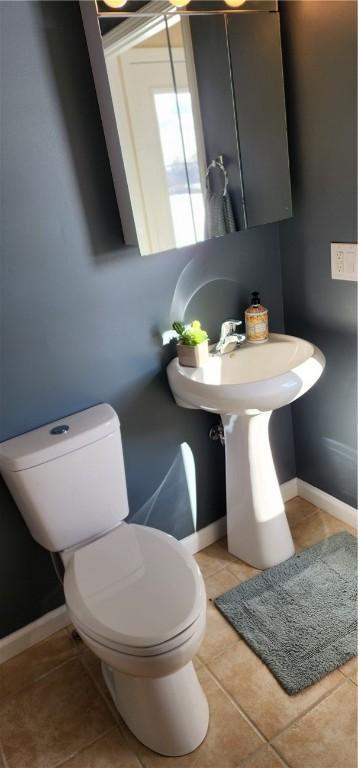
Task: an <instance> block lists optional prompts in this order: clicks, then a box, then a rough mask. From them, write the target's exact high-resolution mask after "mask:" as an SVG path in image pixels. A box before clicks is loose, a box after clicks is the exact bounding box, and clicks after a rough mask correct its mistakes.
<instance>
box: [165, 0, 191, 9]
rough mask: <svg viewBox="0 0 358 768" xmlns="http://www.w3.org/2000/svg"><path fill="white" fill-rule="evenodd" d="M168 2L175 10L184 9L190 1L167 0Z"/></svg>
mask: <svg viewBox="0 0 358 768" xmlns="http://www.w3.org/2000/svg"><path fill="white" fill-rule="evenodd" d="M169 2H170V3H171V4H172V5H175V7H176V8H184V7H185V6H186V5H189V3H190V0H169Z"/></svg>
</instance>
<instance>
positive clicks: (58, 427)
mask: <svg viewBox="0 0 358 768" xmlns="http://www.w3.org/2000/svg"><path fill="white" fill-rule="evenodd" d="M0 471H1V474H2V476H3V478H4V480H5V482H6V484H7V486H8V488H9V490H10V492H11V494H12V496H13V498H14V499H15V501H16V503H17V505H18V507H19V509H20V511H21V513H22V515H23V518H24V520H25V522H26V524H27V526H28V528H29V530H30V532H31V534H32V536H33V537H34V539H36V541H38V542H39V544H41V545H42V546H43V547H45V549H47V550H49V551H50V552H58V553H59V554H60V556H61V558H62V561H63V564H64V569H65V573H64V591H65V599H66V604H67V608H68V613H69V616H70V619H71V621H72V623H73V625H74V626H75V628H76V629H77V631H78V633H79V634H80V636H81V637H82V639H83V642H84V643H85V644H86V645H87V646H88V647H89V648H90V649H91V650H92V651H93V652H94V653H95V654H96V656H98V658H99V659H101V662H102V670H103V676H104V679H105V682H106V685H107V687H108V689H109V691H110V694H111V696H112V698H113V701H114V703H115V706H116V707H117V709H118V711H119V713H120V715H121V717H122V718H123V720H124V721H125V723H126V724H127V726H128V728H129V729H130V730H131V731H132V733H133V734H134V735H135V736H136V737H137V738H138V739H139V740H140V741H141V742H142V743H143V744H145V745H146V746H147V747H149V748H150V749H152V750H154V751H155V752H158V753H160V754H162V755H168V756H180V755H184V754H187V753H189V752H192V751H193V750H194V749H196V747H198V746H199V744H200V743H201V742H202V741H203V739H204V738H205V735H206V732H207V728H208V722H209V712H208V704H207V700H206V697H205V695H204V693H203V690H202V688H201V686H200V683H199V680H198V678H197V675H196V672H195V669H194V667H193V663H192V659H193V657H194V655H195V654H196V653H197V651H198V649H199V646H200V644H201V641H202V639H203V635H204V631H205V620H206V595H205V586H204V582H203V579H202V576H201V573H200V571H199V568H198V566H197V564H196V562H195V560H194V558H193V557H192V555H190V554H189V553H188V552H187V551H186V549H185V547H184V546H183V545H182V544H181V543H180V542H179V541H177V540H176V539H174V538H173V537H172V536H169V535H168V534H165V533H163V532H162V531H159V530H156V529H154V528H149V527H147V526H142V525H134V524H131V523H126V522H125V519H126V517H127V515H128V513H129V510H128V500H127V489H126V480H125V473H124V462H123V452H122V442H121V432H120V425H119V421H118V417H117V414H116V413H115V411H114V410H113V408H111V406H110V405H107V404H101V405H97V406H95V407H94V408H89V409H88V410H86V411H82V412H80V413H75V414H74V415H72V416H69V417H66V418H65V419H64V421H63V422H54V423H51V424H47V425H45V426H43V427H40V428H39V429H35V430H33V431H32V432H28V433H26V434H24V435H20V436H19V437H15V438H13V439H12V440H8V441H7V442H4V443H1V444H0ZM168 514H170V510H168Z"/></svg>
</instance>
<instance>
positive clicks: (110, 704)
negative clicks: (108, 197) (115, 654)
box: [0, 0, 120, 725]
mask: <svg viewBox="0 0 358 768" xmlns="http://www.w3.org/2000/svg"><path fill="white" fill-rule="evenodd" d="M0 1H1V0H0ZM81 656H82V654H81V653H80V654H79V662H80V664H81V667H82V669H83V670H84V671H85V673H86V675H87V676H88V677H89V679H90V680H91V683H92V684H93V685H94V687H95V689H96V691H97V693H98V695H99V696H100V697H101V699H102V700H103V701H104V703H105V705H106V707H107V709H108V710H109V712H110V713H111V715H112V717H113V718H114V721H115V723H116V725H118V724H119V718H120V715H119V712H118V710H117V708H116V707H115V705H114V702H113V699H112V696H111V694H110V691H108V697H107V696H106V694H105V692H104V691H103V689H102V688H101V686H100V684H99V682H98V680H97V679H96V677H95V675H93V674H92V673H91V672H90V670H89V669H87V666H86V662H85V661H84V660H83V659H82V658H81ZM103 682H104V683H105V681H104V678H103ZM107 690H108V689H107Z"/></svg>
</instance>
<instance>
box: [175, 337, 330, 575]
mask: <svg viewBox="0 0 358 768" xmlns="http://www.w3.org/2000/svg"><path fill="white" fill-rule="evenodd" d="M324 366H325V358H324V355H322V352H320V350H319V349H318V348H317V347H315V346H314V345H313V344H310V343H309V342H308V341H304V340H303V339H298V338H295V337H294V336H286V335H284V334H278V333H272V334H270V338H269V341H268V342H266V343H265V344H260V345H252V344H248V343H244V344H243V345H242V346H241V347H240V348H238V349H237V350H235V351H234V352H231V353H229V354H226V355H225V354H224V355H212V356H211V357H210V359H209V361H208V362H207V363H206V364H205V365H204V366H203V367H202V368H184V367H182V366H181V365H179V362H178V359H177V358H176V359H174V360H172V361H171V363H170V364H169V365H168V369H167V372H168V379H169V384H170V387H171V389H172V392H173V395H174V398H175V401H176V403H177V404H178V405H180V406H181V407H183V408H203V409H204V410H206V411H212V412H214V413H220V414H221V418H222V422H223V425H224V434H225V459H226V500H227V533H228V550H229V552H231V554H233V555H236V557H239V558H240V559H242V560H245V561H246V562H247V563H250V565H253V566H254V567H256V568H269V567H271V566H273V565H276V564H277V563H280V562H282V560H286V559H287V558H288V557H290V556H291V555H293V554H294V546H293V541H292V536H291V533H290V529H289V527H288V523H287V518H286V514H285V508H284V504H283V501H282V496H281V492H280V486H279V484H278V480H277V476H276V471H275V467H274V463H273V459H272V453H271V448H270V442H269V434H268V427H269V420H270V416H271V413H272V411H273V410H274V409H276V408H280V407H281V406H283V405H288V404H289V403H292V401H293V400H296V399H297V398H298V397H301V395H304V394H305V392H307V390H309V389H310V388H311V387H312V386H313V385H314V384H315V383H316V381H317V380H318V379H319V377H320V376H321V373H322V371H323V370H324Z"/></svg>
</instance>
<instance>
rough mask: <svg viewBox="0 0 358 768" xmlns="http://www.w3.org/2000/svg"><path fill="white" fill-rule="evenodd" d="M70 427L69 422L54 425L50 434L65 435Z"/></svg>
mask: <svg viewBox="0 0 358 768" xmlns="http://www.w3.org/2000/svg"><path fill="white" fill-rule="evenodd" d="M69 431H70V428H69V426H68V424H58V426H57V427H53V429H51V430H50V435H64V434H65V433H66V432H69Z"/></svg>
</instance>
